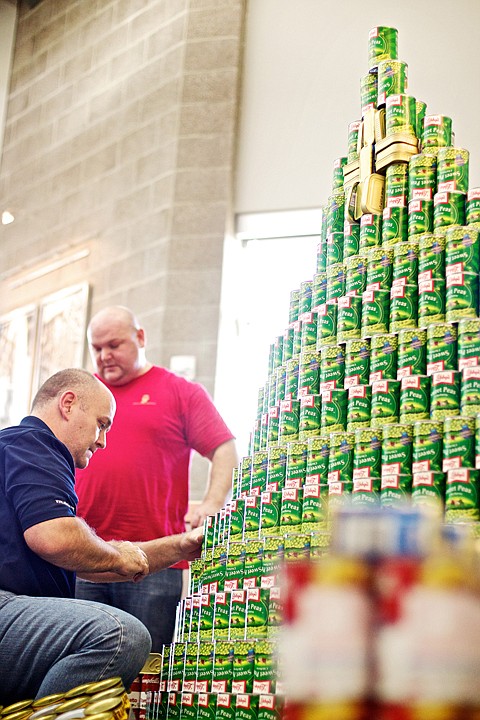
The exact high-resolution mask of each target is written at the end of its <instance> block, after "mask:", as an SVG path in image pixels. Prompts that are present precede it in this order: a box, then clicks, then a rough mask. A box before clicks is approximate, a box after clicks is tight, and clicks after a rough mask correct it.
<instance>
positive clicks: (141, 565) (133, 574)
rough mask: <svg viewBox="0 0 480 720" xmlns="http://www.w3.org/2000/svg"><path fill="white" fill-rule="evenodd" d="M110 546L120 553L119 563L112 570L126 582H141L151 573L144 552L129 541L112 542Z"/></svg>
mask: <svg viewBox="0 0 480 720" xmlns="http://www.w3.org/2000/svg"><path fill="white" fill-rule="evenodd" d="M109 545H113V547H115V548H116V550H117V551H118V552H119V560H118V563H116V564H115V566H114V567H113V568H112V571H113V572H116V573H118V575H121V576H122V577H124V578H125V579H126V580H133V581H135V582H139V581H140V580H142V578H144V577H145V576H146V575H148V573H149V566H148V559H147V556H146V554H145V553H144V551H143V550H142V549H141V548H139V547H138V545H134V544H133V543H131V542H128V541H126V540H125V541H117V540H111V541H110V542H109Z"/></svg>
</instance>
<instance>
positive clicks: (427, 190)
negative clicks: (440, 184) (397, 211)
mask: <svg viewBox="0 0 480 720" xmlns="http://www.w3.org/2000/svg"><path fill="white" fill-rule="evenodd" d="M408 168H409V170H408V198H409V200H433V196H434V194H435V191H436V188H437V161H436V158H435V157H433V156H432V155H426V154H424V153H420V154H418V155H414V156H413V157H411V158H410V162H409V165H408Z"/></svg>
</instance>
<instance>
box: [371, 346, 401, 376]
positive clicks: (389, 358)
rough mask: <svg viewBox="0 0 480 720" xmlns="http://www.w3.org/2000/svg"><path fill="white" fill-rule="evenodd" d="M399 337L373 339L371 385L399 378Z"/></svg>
mask: <svg viewBox="0 0 480 720" xmlns="http://www.w3.org/2000/svg"><path fill="white" fill-rule="evenodd" d="M397 352H398V335H383V336H380V337H372V339H371V344H370V377H369V383H370V384H372V383H374V382H376V381H377V380H395V379H396V378H397Z"/></svg>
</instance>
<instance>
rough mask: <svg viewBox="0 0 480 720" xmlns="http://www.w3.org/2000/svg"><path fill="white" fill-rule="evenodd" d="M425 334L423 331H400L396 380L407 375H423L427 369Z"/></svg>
mask: <svg viewBox="0 0 480 720" xmlns="http://www.w3.org/2000/svg"><path fill="white" fill-rule="evenodd" d="M426 350H427V333H426V331H425V330H400V331H399V333H398V368H397V380H401V379H402V378H404V377H407V376H409V375H424V374H425V372H426V369H427V353H426Z"/></svg>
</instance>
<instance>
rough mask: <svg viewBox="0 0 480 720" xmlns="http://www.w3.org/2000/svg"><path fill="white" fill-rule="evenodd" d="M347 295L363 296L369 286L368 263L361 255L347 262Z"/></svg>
mask: <svg viewBox="0 0 480 720" xmlns="http://www.w3.org/2000/svg"><path fill="white" fill-rule="evenodd" d="M345 276H346V277H345V295H361V294H362V293H363V291H364V290H365V288H366V286H367V262H366V259H365V258H364V257H362V256H361V255H356V256H354V257H351V258H348V259H347V260H346V261H345Z"/></svg>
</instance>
